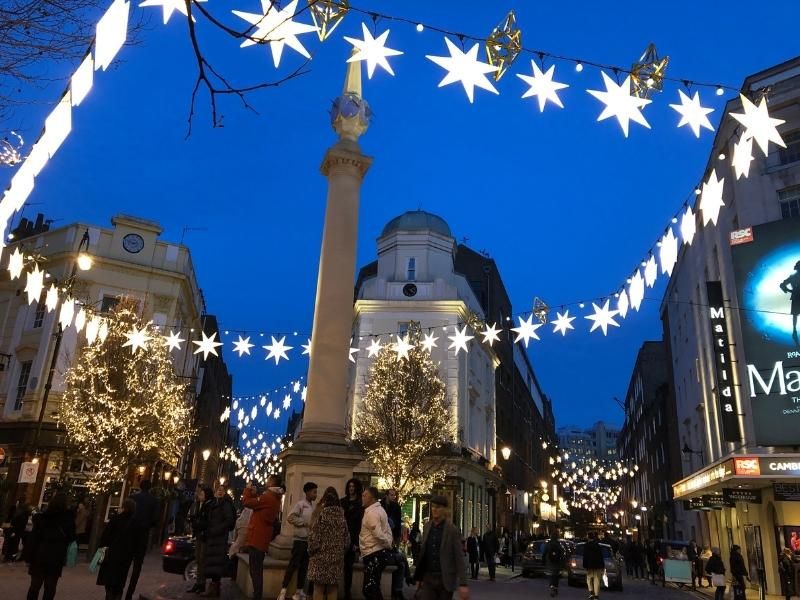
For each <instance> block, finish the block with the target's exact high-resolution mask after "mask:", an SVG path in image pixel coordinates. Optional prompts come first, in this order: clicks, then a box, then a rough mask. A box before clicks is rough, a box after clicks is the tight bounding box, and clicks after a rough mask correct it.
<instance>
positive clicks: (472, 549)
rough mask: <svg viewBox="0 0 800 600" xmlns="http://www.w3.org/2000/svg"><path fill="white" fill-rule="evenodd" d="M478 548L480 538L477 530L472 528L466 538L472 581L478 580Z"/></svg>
mask: <svg viewBox="0 0 800 600" xmlns="http://www.w3.org/2000/svg"><path fill="white" fill-rule="evenodd" d="M480 546H481V538H480V537H479V536H478V528H477V527H473V528H472V529H470V531H469V537H468V538H467V556H468V557H469V573H470V577H471V578H472V579H477V578H478V572H479V571H480V566H481V564H480V562H479V560H480Z"/></svg>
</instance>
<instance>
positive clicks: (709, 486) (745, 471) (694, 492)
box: [672, 454, 800, 500]
mask: <svg viewBox="0 0 800 600" xmlns="http://www.w3.org/2000/svg"><path fill="white" fill-rule="evenodd" d="M773 482H786V483H794V482H800V454H762V455H733V456H730V457H727V458H724V459H722V460H719V461H717V462H716V463H714V464H712V465H709V466H708V467H705V468H703V469H700V470H698V471H696V472H695V473H692V474H691V475H690V476H689V477H686V478H685V479H682V480H680V481H679V482H677V483H674V484H672V493H673V496H674V498H675V499H676V500H679V499H682V498H683V499H689V498H692V497H695V496H699V495H702V494H710V493H713V492H721V491H722V489H723V488H763V487H769V486H770V485H772V483H773Z"/></svg>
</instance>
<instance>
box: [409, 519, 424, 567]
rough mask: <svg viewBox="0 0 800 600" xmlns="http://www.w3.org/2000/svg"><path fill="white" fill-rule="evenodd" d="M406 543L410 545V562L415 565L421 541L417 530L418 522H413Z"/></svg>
mask: <svg viewBox="0 0 800 600" xmlns="http://www.w3.org/2000/svg"><path fill="white" fill-rule="evenodd" d="M408 541H409V543H410V544H411V560H413V561H414V564H415V565H416V564H417V558H418V557H419V544H420V542H421V541H422V532H421V531H420V529H419V521H414V523H413V524H412V525H411V531H409V532H408Z"/></svg>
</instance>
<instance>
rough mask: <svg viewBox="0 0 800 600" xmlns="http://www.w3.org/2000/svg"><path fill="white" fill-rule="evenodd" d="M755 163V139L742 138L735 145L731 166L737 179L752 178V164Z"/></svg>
mask: <svg viewBox="0 0 800 600" xmlns="http://www.w3.org/2000/svg"><path fill="white" fill-rule="evenodd" d="M751 162H753V138H745V137H742V138H740V139H739V141H738V142H736V143H735V144H734V145H733V158H732V159H731V164H732V165H733V171H734V173H735V174H736V179H737V180H738V179H740V178H742V177H745V178H747V177H749V176H750V163H751Z"/></svg>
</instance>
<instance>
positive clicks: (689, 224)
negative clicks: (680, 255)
mask: <svg viewBox="0 0 800 600" xmlns="http://www.w3.org/2000/svg"><path fill="white" fill-rule="evenodd" d="M696 232H697V223H696V222H695V215H694V212H692V207H691V206H687V207H686V212H685V213H683V216H682V217H681V238H682V239H683V243H684V244H688V245H690V246H691V245H692V240H693V239H694V234H695V233H696Z"/></svg>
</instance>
